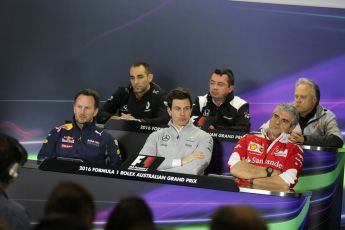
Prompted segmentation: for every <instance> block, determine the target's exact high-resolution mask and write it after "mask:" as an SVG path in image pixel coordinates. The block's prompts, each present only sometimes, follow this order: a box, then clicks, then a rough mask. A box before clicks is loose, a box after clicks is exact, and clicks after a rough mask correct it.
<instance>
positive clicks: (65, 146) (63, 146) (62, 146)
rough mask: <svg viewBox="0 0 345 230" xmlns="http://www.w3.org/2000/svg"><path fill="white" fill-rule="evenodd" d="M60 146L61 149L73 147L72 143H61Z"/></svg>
mask: <svg viewBox="0 0 345 230" xmlns="http://www.w3.org/2000/svg"><path fill="white" fill-rule="evenodd" d="M61 148H62V149H71V148H73V145H69V144H61Z"/></svg>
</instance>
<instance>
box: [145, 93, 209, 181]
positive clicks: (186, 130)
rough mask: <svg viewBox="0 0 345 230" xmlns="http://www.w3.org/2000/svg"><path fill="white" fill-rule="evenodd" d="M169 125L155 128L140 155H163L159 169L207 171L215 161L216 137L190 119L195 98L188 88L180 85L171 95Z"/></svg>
mask: <svg viewBox="0 0 345 230" xmlns="http://www.w3.org/2000/svg"><path fill="white" fill-rule="evenodd" d="M167 104H168V108H167V111H168V113H169V115H170V117H171V120H170V121H169V124H168V125H169V127H168V128H163V129H160V130H158V131H156V132H153V133H152V134H151V135H150V136H149V137H148V139H147V140H146V143H145V145H144V147H143V148H142V150H141V151H140V153H139V154H140V155H151V156H162V157H165V160H164V161H163V162H162V164H161V165H160V166H159V167H158V170H161V171H169V172H177V173H186V174H194V175H203V174H204V170H205V169H206V168H207V166H208V165H209V163H210V161H211V155H212V148H213V139H212V137H211V135H210V134H208V133H206V132H204V131H202V130H201V129H199V128H198V127H196V126H194V125H193V123H192V122H191V121H190V117H191V113H192V99H191V95H190V93H189V91H188V90H187V89H184V88H181V87H178V88H176V89H173V90H172V91H170V92H169V94H168V95H167Z"/></svg>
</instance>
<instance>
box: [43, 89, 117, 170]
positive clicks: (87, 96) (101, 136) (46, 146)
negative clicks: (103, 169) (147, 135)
mask: <svg viewBox="0 0 345 230" xmlns="http://www.w3.org/2000/svg"><path fill="white" fill-rule="evenodd" d="M98 106H99V96H98V93H97V92H96V91H94V90H91V89H84V90H80V91H79V92H77V94H76V95H75V97H74V105H73V112H74V117H73V121H72V122H68V123H65V124H63V125H60V126H58V127H56V128H54V129H53V130H52V131H51V132H50V133H49V134H48V137H47V138H46V139H45V140H44V142H43V145H42V148H41V150H40V151H39V153H38V156H37V159H38V160H39V161H43V160H44V159H46V158H57V157H64V158H74V159H81V160H83V161H84V162H87V163H93V164H106V165H112V166H116V165H119V164H120V163H121V158H120V150H119V148H118V145H117V141H116V140H114V138H113V137H112V136H111V135H110V134H108V133H106V132H105V131H103V130H102V129H101V128H98V127H97V126H96V123H95V116H96V115H97V112H98Z"/></svg>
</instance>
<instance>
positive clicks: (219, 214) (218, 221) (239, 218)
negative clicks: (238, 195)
mask: <svg viewBox="0 0 345 230" xmlns="http://www.w3.org/2000/svg"><path fill="white" fill-rule="evenodd" d="M228 229H232V230H242V229H246V230H266V229H267V225H266V222H265V221H264V219H262V218H261V216H260V214H259V213H258V211H257V210H256V209H253V208H251V207H247V206H234V207H232V206H223V207H220V208H219V209H218V210H216V211H215V212H214V213H213V215H212V220H211V226H210V230H228Z"/></svg>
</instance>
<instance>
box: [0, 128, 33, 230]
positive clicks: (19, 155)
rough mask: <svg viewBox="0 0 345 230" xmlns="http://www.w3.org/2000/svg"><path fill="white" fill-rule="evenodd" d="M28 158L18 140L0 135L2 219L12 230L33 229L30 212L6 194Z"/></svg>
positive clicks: (0, 207) (0, 204) (0, 216)
mask: <svg viewBox="0 0 345 230" xmlns="http://www.w3.org/2000/svg"><path fill="white" fill-rule="evenodd" d="M27 156H28V155H27V152H26V150H25V149H24V148H23V146H22V145H21V144H19V142H18V141H17V140H15V139H14V138H12V137H9V136H6V135H3V134H0V219H2V220H3V221H4V222H5V224H6V225H7V226H8V227H9V229H12V230H29V229H31V226H30V219H29V215H28V212H27V211H26V210H25V208H24V207H23V206H22V205H21V204H19V203H17V202H15V201H13V200H11V199H9V198H8V197H7V194H6V192H5V189H7V188H8V187H9V186H10V184H11V182H12V181H13V179H14V178H16V177H17V176H18V174H19V172H18V171H19V168H20V166H21V165H23V164H24V163H25V162H26V160H27ZM0 227H1V226H0Z"/></svg>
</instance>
